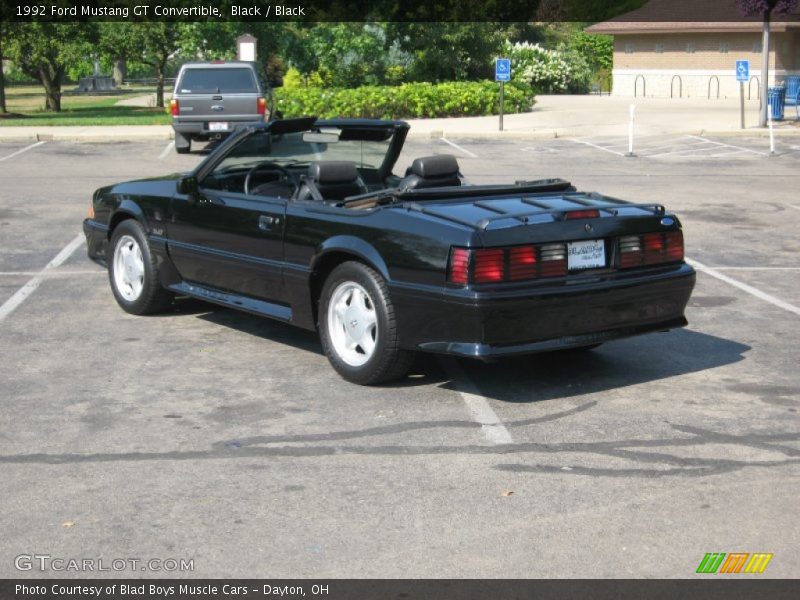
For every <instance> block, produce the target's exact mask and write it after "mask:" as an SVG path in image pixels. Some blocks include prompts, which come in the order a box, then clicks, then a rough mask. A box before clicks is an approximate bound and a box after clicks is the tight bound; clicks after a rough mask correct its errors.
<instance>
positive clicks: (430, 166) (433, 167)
mask: <svg viewBox="0 0 800 600" xmlns="http://www.w3.org/2000/svg"><path fill="white" fill-rule="evenodd" d="M459 185H461V172H460V171H459V168H458V161H457V160H456V157H455V156H453V155H452V154H438V155H436V156H423V157H422V158H417V159H414V162H413V163H411V167H409V169H408V171H406V176H405V177H403V179H401V180H400V183H399V184H398V186H397V187H398V189H399V190H400V191H401V192H405V191H408V190H419V189H423V188H437V187H449V186H459Z"/></svg>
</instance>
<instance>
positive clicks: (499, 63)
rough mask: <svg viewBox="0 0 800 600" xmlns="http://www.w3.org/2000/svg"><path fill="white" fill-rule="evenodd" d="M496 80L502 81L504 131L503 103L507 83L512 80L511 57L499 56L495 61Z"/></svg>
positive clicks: (501, 115) (501, 102) (501, 120)
mask: <svg viewBox="0 0 800 600" xmlns="http://www.w3.org/2000/svg"><path fill="white" fill-rule="evenodd" d="M494 80H495V81H499V82H500V131H503V103H504V102H505V98H504V96H505V83H506V81H511V59H510V58H498V59H496V60H495V63H494Z"/></svg>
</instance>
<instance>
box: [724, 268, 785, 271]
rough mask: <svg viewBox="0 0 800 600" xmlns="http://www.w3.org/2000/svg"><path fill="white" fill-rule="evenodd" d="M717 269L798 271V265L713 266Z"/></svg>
mask: <svg viewBox="0 0 800 600" xmlns="http://www.w3.org/2000/svg"><path fill="white" fill-rule="evenodd" d="M714 268H715V269H716V270H717V271H800V267H714Z"/></svg>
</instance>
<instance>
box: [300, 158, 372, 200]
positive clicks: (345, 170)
mask: <svg viewBox="0 0 800 600" xmlns="http://www.w3.org/2000/svg"><path fill="white" fill-rule="evenodd" d="M366 192H367V186H366V185H364V182H363V181H362V179H361V176H360V175H359V174H358V169H357V168H356V163H354V162H352V161H348V160H337V161H334V160H329V161H323V162H312V163H311V164H310V165H309V166H308V171H307V173H306V175H304V176H303V177H302V178H301V184H300V188H299V189H298V191H297V197H296V199H297V200H310V199H313V200H344V199H345V198H347V197H348V196H357V195H359V194H364V193H366Z"/></svg>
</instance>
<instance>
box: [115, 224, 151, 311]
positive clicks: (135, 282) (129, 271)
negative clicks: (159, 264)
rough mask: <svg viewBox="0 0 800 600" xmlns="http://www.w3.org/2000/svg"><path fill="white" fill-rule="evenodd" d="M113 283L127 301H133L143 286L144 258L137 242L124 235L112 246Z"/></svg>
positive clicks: (136, 298)
mask: <svg viewBox="0 0 800 600" xmlns="http://www.w3.org/2000/svg"><path fill="white" fill-rule="evenodd" d="M114 285H115V286H116V288H117V291H118V292H119V293H120V295H121V296H122V297H123V298H124V299H125V300H127V301H128V302H135V301H136V300H138V298H139V296H141V294H142V289H143V288H144V259H143V258H142V249H141V248H140V247H139V243H138V242H137V241H136V240H135V239H134V238H133V237H131V236H129V235H124V236H122V237H121V238H120V239H119V241H118V242H117V246H116V247H115V248H114Z"/></svg>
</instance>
